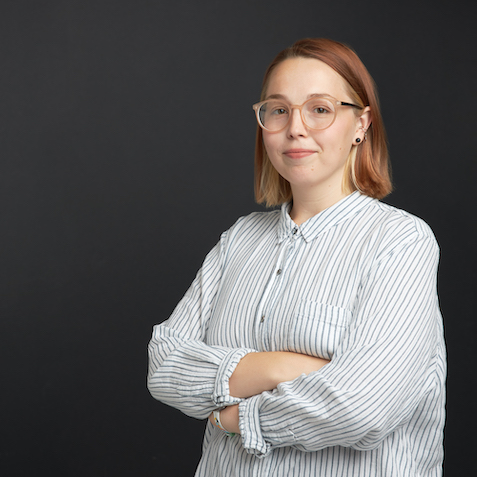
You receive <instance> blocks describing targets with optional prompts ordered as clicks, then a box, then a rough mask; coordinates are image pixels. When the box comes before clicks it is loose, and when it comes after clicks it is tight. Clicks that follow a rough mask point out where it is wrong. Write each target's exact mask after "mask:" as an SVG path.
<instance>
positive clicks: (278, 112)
mask: <svg viewBox="0 0 477 477" xmlns="http://www.w3.org/2000/svg"><path fill="white" fill-rule="evenodd" d="M287 113H288V111H287V110H286V109H285V108H283V107H281V106H276V107H274V108H273V109H272V110H271V111H270V114H273V115H275V116H281V115H283V114H287Z"/></svg>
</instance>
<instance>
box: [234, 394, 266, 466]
mask: <svg viewBox="0 0 477 477" xmlns="http://www.w3.org/2000/svg"><path fill="white" fill-rule="evenodd" d="M259 403H260V394H258V395H257V396H252V397H250V398H248V399H246V400H244V401H242V402H241V403H240V405H239V428H240V435H241V436H242V445H243V447H244V449H245V450H246V451H247V452H248V453H249V454H252V455H255V456H257V457H265V456H266V455H267V454H269V453H270V450H271V444H270V443H268V442H266V441H265V439H264V438H263V435H262V429H261V426H260V415H259Z"/></svg>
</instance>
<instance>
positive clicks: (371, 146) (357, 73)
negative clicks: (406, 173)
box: [255, 38, 392, 207]
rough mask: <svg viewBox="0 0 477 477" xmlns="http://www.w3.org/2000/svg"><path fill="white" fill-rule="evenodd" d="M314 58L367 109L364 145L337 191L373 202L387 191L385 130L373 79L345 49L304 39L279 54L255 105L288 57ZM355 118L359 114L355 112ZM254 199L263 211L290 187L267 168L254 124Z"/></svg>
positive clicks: (289, 195)
mask: <svg viewBox="0 0 477 477" xmlns="http://www.w3.org/2000/svg"><path fill="white" fill-rule="evenodd" d="M301 57H302V58H314V59H316V60H320V61H322V62H323V63H326V64H327V65H328V66H330V67H331V68H333V69H334V70H335V71H336V72H337V73H338V74H339V75H340V76H341V77H342V78H343V79H344V80H345V82H346V84H347V87H348V92H349V94H350V96H351V98H353V101H354V102H355V103H356V104H357V105H359V106H361V107H362V108H365V107H366V106H369V107H370V109H371V125H370V127H369V128H368V131H367V134H366V138H365V139H366V140H365V141H363V142H361V143H360V144H359V145H354V146H352V147H351V151H350V154H349V156H348V160H347V162H346V166H345V172H344V177H343V185H342V187H343V189H344V190H348V191H355V190H359V191H360V192H361V193H363V194H365V195H368V196H370V197H373V198H376V199H382V198H383V197H385V196H386V195H388V194H389V193H390V192H391V191H392V184H391V170H390V163H389V157H388V148H387V139H386V131H385V129H384V124H383V120H382V117H381V112H380V108H379V99H378V94H377V89H376V85H375V83H374V80H373V78H372V77H371V75H370V74H369V72H368V70H367V69H366V67H365V66H364V65H363V63H362V62H361V60H360V59H359V57H358V55H357V54H356V53H355V52H354V51H353V50H352V49H351V48H349V47H348V46H346V45H344V44H343V43H339V42H337V41H334V40H329V39H326V38H306V39H303V40H299V41H297V42H296V43H295V44H294V45H293V46H291V47H289V48H286V49H285V50H283V51H281V52H280V53H279V54H278V55H277V56H276V58H275V59H274V60H273V61H272V63H271V64H270V66H269V67H268V69H267V71H266V72H265V76H264V79H263V84H262V92H261V97H260V101H263V100H264V99H265V95H266V92H267V87H268V83H269V81H270V76H271V74H272V73H273V71H274V70H275V68H276V67H277V65H279V64H280V63H281V62H282V61H284V60H287V59H289V58H301ZM357 114H360V113H359V111H358V112H357ZM255 199H256V201H257V202H258V203H260V204H262V203H263V204H265V205H267V206H269V207H272V206H276V205H280V204H282V203H283V202H286V201H289V200H291V199H292V192H291V187H290V183H289V182H288V181H287V180H286V179H284V178H283V177H282V176H280V174H278V172H277V171H276V170H275V168H274V167H273V165H272V163H271V162H270V160H269V158H268V156H267V152H266V150H265V147H264V144H263V133H262V128H261V127H260V126H258V125H257V136H256V142H255Z"/></svg>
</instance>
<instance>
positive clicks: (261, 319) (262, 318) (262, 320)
mask: <svg viewBox="0 0 477 477" xmlns="http://www.w3.org/2000/svg"><path fill="white" fill-rule="evenodd" d="M264 321H265V315H263V316H262V317H261V318H260V323H263V322H264Z"/></svg>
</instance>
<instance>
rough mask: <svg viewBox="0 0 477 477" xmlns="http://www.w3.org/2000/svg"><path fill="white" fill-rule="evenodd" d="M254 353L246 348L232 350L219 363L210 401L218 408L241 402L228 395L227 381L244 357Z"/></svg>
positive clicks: (239, 399)
mask: <svg viewBox="0 0 477 477" xmlns="http://www.w3.org/2000/svg"><path fill="white" fill-rule="evenodd" d="M254 352H255V350H253V349H247V348H239V349H234V350H233V351H231V352H230V353H228V354H227V355H226V356H225V358H224V359H223V360H222V361H221V363H220V365H219V367H218V369H217V376H216V378H215V386H214V392H213V394H212V400H213V401H214V403H215V404H216V405H217V406H218V407H221V406H230V405H233V404H238V403H239V402H241V401H242V399H241V398H236V397H233V396H231V395H230V388H229V379H230V376H232V373H233V372H234V371H235V368H236V367H237V364H238V363H239V361H240V360H241V359H242V358H243V357H244V356H245V355H247V354H249V353H254Z"/></svg>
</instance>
